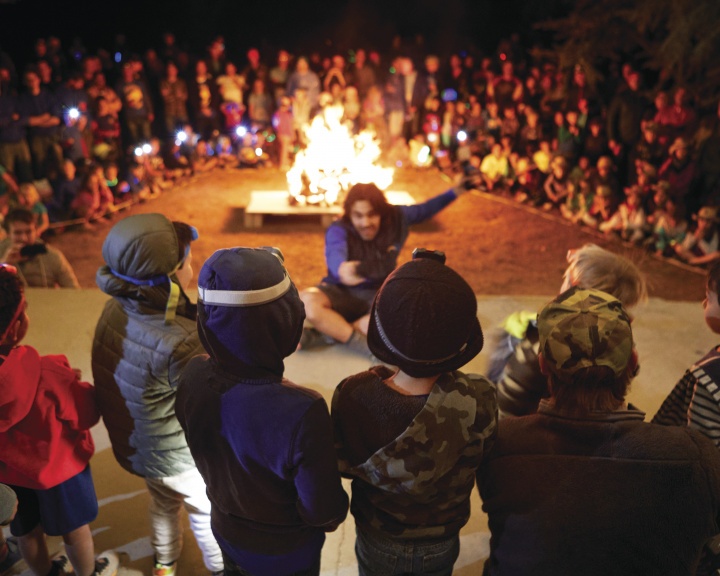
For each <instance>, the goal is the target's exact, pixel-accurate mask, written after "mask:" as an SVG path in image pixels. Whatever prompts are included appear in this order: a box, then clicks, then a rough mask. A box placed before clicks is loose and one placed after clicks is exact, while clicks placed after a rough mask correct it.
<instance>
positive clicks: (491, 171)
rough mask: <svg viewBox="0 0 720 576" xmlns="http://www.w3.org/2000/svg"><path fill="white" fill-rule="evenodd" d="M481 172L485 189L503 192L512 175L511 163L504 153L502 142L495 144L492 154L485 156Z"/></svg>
mask: <svg viewBox="0 0 720 576" xmlns="http://www.w3.org/2000/svg"><path fill="white" fill-rule="evenodd" d="M480 173H481V174H482V178H483V181H484V183H485V189H486V190H489V191H491V192H502V191H503V189H504V188H505V185H506V181H507V179H508V177H509V176H510V163H509V161H508V158H507V156H505V155H504V154H503V148H502V146H501V145H500V144H494V145H493V147H492V151H491V152H490V154H488V155H487V156H485V158H483V160H482V163H481V164H480Z"/></svg>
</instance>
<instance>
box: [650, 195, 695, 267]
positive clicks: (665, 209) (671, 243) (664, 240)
mask: <svg viewBox="0 0 720 576" xmlns="http://www.w3.org/2000/svg"><path fill="white" fill-rule="evenodd" d="M652 220H653V222H654V226H653V236H652V242H653V245H652V247H653V249H654V250H655V253H656V254H657V255H659V256H672V255H674V253H675V252H674V251H675V246H678V245H679V244H681V243H682V241H683V240H684V239H685V235H686V234H687V220H685V216H684V210H683V209H682V205H681V204H678V201H677V199H676V198H673V197H672V196H670V197H667V198H666V199H665V204H664V205H663V206H662V207H661V208H660V207H659V208H657V210H656V212H655V214H654V215H653V219H652Z"/></svg>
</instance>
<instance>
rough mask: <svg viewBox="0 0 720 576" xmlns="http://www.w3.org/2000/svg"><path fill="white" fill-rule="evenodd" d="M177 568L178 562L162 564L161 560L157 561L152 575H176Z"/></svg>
mask: <svg viewBox="0 0 720 576" xmlns="http://www.w3.org/2000/svg"><path fill="white" fill-rule="evenodd" d="M176 570H177V562H173V563H172V564H160V562H155V566H153V571H152V576H175V572H176Z"/></svg>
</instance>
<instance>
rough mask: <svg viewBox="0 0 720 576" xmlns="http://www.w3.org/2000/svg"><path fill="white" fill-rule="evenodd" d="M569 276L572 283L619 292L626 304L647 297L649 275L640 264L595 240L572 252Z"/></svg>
mask: <svg viewBox="0 0 720 576" xmlns="http://www.w3.org/2000/svg"><path fill="white" fill-rule="evenodd" d="M567 260H568V264H569V266H568V267H567V270H565V277H566V278H569V280H570V281H571V283H572V285H574V286H581V287H583V288H595V289H596V290H602V291H603V292H607V293H608V294H611V295H612V296H615V298H617V299H618V300H620V302H622V303H623V306H625V307H626V308H632V307H633V306H635V305H637V304H641V303H643V302H645V301H646V300H647V285H646V283H645V276H644V274H643V273H642V272H640V270H639V269H638V267H637V266H636V265H635V264H634V263H633V262H631V261H630V260H628V259H627V258H625V257H624V256H619V255H618V254H613V253H612V252H609V251H607V250H605V249H603V248H600V246H597V245H595V244H585V245H584V246H583V247H582V248H579V249H577V250H574V251H571V252H569V253H568V258H567Z"/></svg>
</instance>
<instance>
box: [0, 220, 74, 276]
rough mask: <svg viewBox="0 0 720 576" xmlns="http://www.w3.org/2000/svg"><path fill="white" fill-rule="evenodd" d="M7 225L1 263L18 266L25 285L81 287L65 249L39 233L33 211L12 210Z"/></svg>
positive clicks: (1, 248) (2, 245) (0, 252)
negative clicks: (54, 246)
mask: <svg viewBox="0 0 720 576" xmlns="http://www.w3.org/2000/svg"><path fill="white" fill-rule="evenodd" d="M4 224H5V229H6V230H7V233H8V237H7V238H6V239H5V240H3V241H1V242H0V262H4V263H7V264H12V265H13V266H16V267H17V269H18V276H19V277H20V279H21V280H22V281H23V284H25V285H26V286H29V287H31V288H55V287H60V288H80V285H79V284H78V281H77V278H75V272H73V269H72V267H71V266H70V263H69V262H68V261H67V260H66V259H65V256H63V254H62V252H60V250H58V249H57V248H53V247H52V246H50V245H48V244H45V243H44V242H43V241H42V240H41V239H40V237H39V236H38V234H37V228H36V225H35V215H34V214H33V213H32V212H30V210H27V209H26V208H16V209H15V210H11V211H10V212H9V213H8V215H7V216H6V217H5V223H4Z"/></svg>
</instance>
